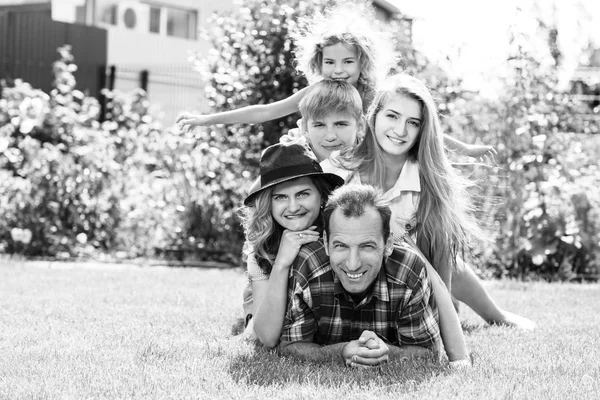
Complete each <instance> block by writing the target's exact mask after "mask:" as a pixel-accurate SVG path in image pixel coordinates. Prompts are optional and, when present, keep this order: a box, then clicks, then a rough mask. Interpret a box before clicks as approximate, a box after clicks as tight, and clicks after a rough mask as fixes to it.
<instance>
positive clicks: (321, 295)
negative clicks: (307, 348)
mask: <svg viewBox="0 0 600 400" xmlns="http://www.w3.org/2000/svg"><path fill="white" fill-rule="evenodd" d="M364 330H370V331H373V332H375V333H376V334H377V335H378V336H379V337H380V338H382V339H383V340H385V341H386V342H388V343H390V344H393V345H396V346H403V345H417V346H422V347H427V348H430V349H432V350H438V349H440V347H441V340H440V331H439V325H438V313H437V307H436V305H435V302H434V299H433V294H432V289H431V283H430V281H429V279H428V278H427V273H426V269H425V264H423V261H422V260H421V259H420V258H419V255H417V253H415V252H414V251H413V250H410V249H409V248H406V247H396V248H394V251H393V253H392V255H391V256H390V257H388V258H387V259H384V265H383V266H382V268H381V271H380V272H379V275H378V277H377V279H376V282H375V284H374V286H373V288H372V290H371V292H369V293H368V295H367V296H366V297H365V298H364V299H363V300H362V301H361V302H360V303H359V304H358V305H357V304H355V303H354V301H353V300H352V298H351V297H350V296H349V295H348V293H347V292H346V291H345V290H344V288H343V286H342V284H341V282H340V280H339V279H338V277H337V276H336V275H335V273H334V272H333V270H332V269H331V267H330V265H329V257H328V256H327V254H326V253H325V248H324V245H323V242H322V240H319V241H317V242H313V243H309V244H307V245H304V246H303V247H302V248H301V249H300V253H299V254H298V257H296V260H295V261H294V264H293V265H292V268H291V270H290V277H289V281H288V305H287V310H286V316H285V321H284V326H283V331H282V334H281V342H298V341H302V342H313V343H317V344H321V345H329V344H335V343H341V342H349V341H351V340H356V339H358V338H359V337H360V335H361V334H362V332H363V331H364Z"/></svg>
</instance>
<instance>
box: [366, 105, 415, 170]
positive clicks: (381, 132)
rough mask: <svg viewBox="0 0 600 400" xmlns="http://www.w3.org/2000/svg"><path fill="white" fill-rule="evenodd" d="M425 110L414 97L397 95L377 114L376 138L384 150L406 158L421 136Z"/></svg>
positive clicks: (402, 158) (402, 159)
mask: <svg viewBox="0 0 600 400" xmlns="http://www.w3.org/2000/svg"><path fill="white" fill-rule="evenodd" d="M422 114H423V110H422V107H421V104H420V103H419V102H418V101H416V100H415V99H413V98H410V97H407V96H403V95H396V96H394V97H392V98H391V99H390V100H387V101H386V102H385V103H384V104H383V107H382V108H381V111H379V112H378V113H377V115H376V116H375V139H376V140H377V143H379V145H380V146H381V148H382V149H383V151H384V152H385V153H386V154H388V155H392V156H396V157H398V158H400V159H401V161H404V160H406V157H407V155H408V152H409V150H410V149H411V148H412V147H413V146H414V145H415V143H416V142H417V139H418V138H419V132H420V128H421V124H422V118H423V117H422Z"/></svg>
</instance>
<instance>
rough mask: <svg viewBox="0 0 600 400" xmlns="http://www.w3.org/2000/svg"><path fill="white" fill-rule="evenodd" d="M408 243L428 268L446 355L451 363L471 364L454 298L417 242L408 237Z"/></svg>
mask: <svg viewBox="0 0 600 400" xmlns="http://www.w3.org/2000/svg"><path fill="white" fill-rule="evenodd" d="M405 239H406V241H407V242H408V243H409V244H410V245H411V247H412V248H413V250H415V251H416V252H417V253H419V255H420V256H421V258H422V259H423V261H424V262H425V266H426V268H427V275H428V276H429V279H430V280H431V286H432V288H433V297H434V298H435V302H436V303H437V307H438V312H439V316H440V333H441V335H442V342H443V343H444V348H445V350H446V355H447V356H448V360H450V362H456V361H463V360H468V361H469V363H470V360H471V359H470V356H469V349H468V348H467V343H466V341H465V336H464V335H463V331H462V327H461V326H460V320H459V319H458V315H457V314H456V309H455V308H454V304H452V297H451V296H450V292H449V291H448V289H447V288H446V285H445V284H444V282H443V281H442V278H440V275H439V274H438V273H437V272H436V270H435V269H434V268H433V266H432V265H431V264H430V263H429V261H427V258H425V256H424V255H423V253H421V250H419V248H418V247H417V245H416V244H415V242H414V241H413V240H412V239H411V238H410V237H408V235H407V236H406V238H405Z"/></svg>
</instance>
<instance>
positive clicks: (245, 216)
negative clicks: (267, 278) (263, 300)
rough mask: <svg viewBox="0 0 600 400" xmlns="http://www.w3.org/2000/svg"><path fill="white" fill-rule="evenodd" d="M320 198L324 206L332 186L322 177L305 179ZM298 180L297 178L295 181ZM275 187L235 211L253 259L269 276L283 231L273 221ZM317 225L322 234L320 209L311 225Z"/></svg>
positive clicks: (267, 189) (321, 212)
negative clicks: (272, 200) (310, 181)
mask: <svg viewBox="0 0 600 400" xmlns="http://www.w3.org/2000/svg"><path fill="white" fill-rule="evenodd" d="M308 178H310V179H311V180H312V182H313V184H314V185H315V187H316V188H317V190H318V191H319V194H320V195H321V204H322V205H323V204H324V203H325V202H326V201H327V198H328V197H329V194H330V193H331V191H332V190H333V188H332V187H331V185H330V184H329V183H328V182H327V181H326V180H325V179H324V178H323V177H321V176H318V175H312V176H308ZM296 179H300V178H296ZM273 188H274V186H271V187H269V188H266V189H264V190H263V191H262V192H260V193H259V194H258V195H257V196H256V198H255V200H254V202H253V203H252V204H250V205H249V206H242V207H241V208H240V209H239V211H238V216H239V218H240V221H241V222H242V226H243V227H244V233H245V235H246V241H248V242H249V243H250V245H251V248H252V250H253V251H254V257H256V262H257V263H258V265H259V266H260V268H261V269H262V270H263V272H265V273H266V274H270V273H271V269H272V267H273V262H274V261H275V258H276V257H277V251H278V250H279V242H281V236H282V235H283V231H284V228H283V227H282V226H281V225H279V224H278V223H277V221H275V219H274V218H273V214H272V211H273V209H272V207H271V197H272V194H273ZM313 225H316V226H317V230H318V231H319V232H322V231H323V210H322V208H321V209H320V210H319V216H318V217H317V220H316V221H315V222H314V223H313Z"/></svg>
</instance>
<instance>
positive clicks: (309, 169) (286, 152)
mask: <svg viewBox="0 0 600 400" xmlns="http://www.w3.org/2000/svg"><path fill="white" fill-rule="evenodd" d="M312 175H320V176H322V177H323V178H325V180H326V181H327V182H329V184H330V185H331V186H332V188H336V187H338V186H341V185H343V184H344V179H342V178H341V177H339V176H338V175H336V174H330V173H325V172H323V168H321V166H320V165H319V162H318V161H317V159H316V158H315V156H314V154H313V153H312V152H311V151H310V150H309V149H308V148H307V147H306V146H305V145H304V144H301V143H298V142H288V143H277V144H274V145H272V146H269V147H267V148H266V149H265V150H264V151H263V153H262V155H261V156H260V177H259V178H258V179H257V180H256V181H255V182H254V183H253V184H252V187H251V188H250V193H249V194H248V197H246V199H245V200H244V205H246V206H248V205H250V204H251V203H252V201H254V198H255V197H256V195H257V194H258V193H260V192H261V191H263V190H265V189H266V188H269V187H271V186H275V185H277V184H279V183H281V182H285V181H289V180H290V179H296V178H301V177H303V176H312Z"/></svg>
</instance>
